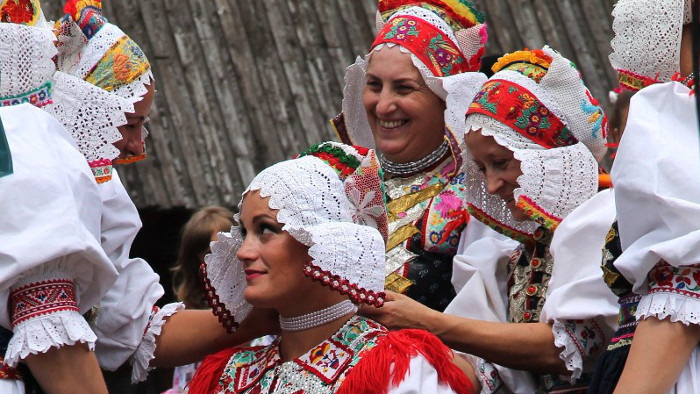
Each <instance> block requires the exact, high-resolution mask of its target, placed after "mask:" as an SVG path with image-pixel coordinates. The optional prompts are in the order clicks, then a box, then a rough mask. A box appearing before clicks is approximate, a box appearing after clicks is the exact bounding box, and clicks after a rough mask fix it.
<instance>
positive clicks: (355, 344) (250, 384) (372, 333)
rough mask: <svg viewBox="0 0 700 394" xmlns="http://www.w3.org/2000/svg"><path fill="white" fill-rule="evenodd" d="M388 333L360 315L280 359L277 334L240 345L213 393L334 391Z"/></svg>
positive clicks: (297, 393) (300, 393) (295, 393)
mask: <svg viewBox="0 0 700 394" xmlns="http://www.w3.org/2000/svg"><path fill="white" fill-rule="evenodd" d="M386 334H387V330H386V328H384V327H382V326H381V325H379V324H377V323H375V322H374V321H372V320H369V319H365V318H363V317H360V316H354V317H352V318H351V319H350V320H349V321H348V322H347V323H346V324H345V325H344V326H343V327H342V328H341V329H340V330H338V332H336V333H335V334H334V335H333V336H332V337H330V338H328V339H326V340H325V341H323V342H322V343H320V344H319V345H317V346H316V347H314V348H313V349H311V350H310V351H309V352H307V353H305V354H303V355H302V356H300V357H299V358H296V359H294V360H291V361H287V362H282V361H281V358H280V354H279V341H280V339H279V338H278V339H277V340H276V341H275V342H273V343H272V344H271V345H269V346H267V347H262V346H259V347H253V348H247V349H243V350H241V351H240V352H238V353H236V354H234V355H233V357H231V359H230V360H229V362H228V364H227V365H226V367H225V368H224V373H223V375H222V377H221V379H220V381H219V385H218V387H217V388H216V390H215V391H214V392H215V393H219V394H223V393H226V394H228V393H250V394H253V393H255V394H263V393H289V394H292V393H294V394H304V393H333V392H335V391H336V390H337V389H338V387H340V385H341V384H342V383H343V381H344V380H345V377H346V376H347V374H348V373H349V372H350V371H351V370H352V368H353V367H354V366H355V365H356V364H357V363H358V362H359V361H360V359H361V358H362V356H363V355H364V354H365V353H366V352H367V351H369V350H370V349H372V348H374V347H375V346H376V345H377V342H378V340H380V339H381V337H383V336H385V335H386Z"/></svg>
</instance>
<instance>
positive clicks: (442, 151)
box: [378, 140, 450, 176]
mask: <svg viewBox="0 0 700 394" xmlns="http://www.w3.org/2000/svg"><path fill="white" fill-rule="evenodd" d="M449 153H450V144H449V143H448V142H447V140H443V142H442V144H440V146H438V147H437V148H436V149H435V150H433V151H432V152H430V153H428V154H427V155H426V156H425V157H423V158H421V159H418V160H416V161H411V162H407V163H397V162H394V161H392V160H391V159H390V158H388V157H386V156H384V154H383V153H381V152H379V155H378V157H379V163H380V165H381V167H382V170H384V172H385V173H388V174H391V175H398V176H409V175H413V174H417V173H419V172H422V171H425V170H427V169H428V168H430V167H433V166H435V165H437V164H438V163H440V162H442V160H443V159H444V158H446V157H447V156H448V155H449Z"/></svg>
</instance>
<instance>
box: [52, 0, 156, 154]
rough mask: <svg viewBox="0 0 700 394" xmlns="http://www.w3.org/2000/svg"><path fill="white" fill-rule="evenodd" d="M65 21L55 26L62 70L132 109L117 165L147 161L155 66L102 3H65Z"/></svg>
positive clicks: (119, 144)
mask: <svg viewBox="0 0 700 394" xmlns="http://www.w3.org/2000/svg"><path fill="white" fill-rule="evenodd" d="M63 12H64V13H65V15H64V17H63V18H61V19H60V20H59V21H58V22H56V29H57V31H58V33H57V36H58V42H57V48H58V57H57V58H56V65H57V68H58V70H59V71H63V72H65V73H67V74H70V75H73V76H76V77H78V78H82V79H84V80H86V81H88V82H90V83H92V84H93V85H95V86H97V87H100V88H102V89H104V90H107V91H109V92H112V93H114V94H116V95H118V96H120V97H123V98H125V99H127V100H128V101H129V102H130V103H131V104H133V110H131V111H128V113H127V114H126V118H127V123H126V124H125V125H122V126H120V127H119V132H120V133H121V135H122V139H121V140H119V141H118V142H117V143H116V144H115V145H116V146H117V148H118V149H119V151H120V153H119V157H118V158H116V159H115V160H114V164H129V163H133V162H136V161H139V160H143V159H144V158H146V145H145V138H146V136H147V135H148V132H147V130H146V128H145V127H144V125H145V124H146V123H148V115H149V114H150V112H151V106H152V105H153V98H154V95H155V80H154V79H153V72H152V71H151V64H150V62H149V61H148V58H146V55H145V54H144V52H143V50H142V49H141V48H140V47H139V46H138V44H136V42H134V40H132V39H131V38H130V37H129V36H128V35H126V33H124V32H123V31H122V30H121V29H120V28H119V27H118V26H116V25H114V24H112V23H109V21H108V20H107V19H106V18H105V17H104V16H103V15H102V2H101V0H67V1H66V3H65V6H64V7H63Z"/></svg>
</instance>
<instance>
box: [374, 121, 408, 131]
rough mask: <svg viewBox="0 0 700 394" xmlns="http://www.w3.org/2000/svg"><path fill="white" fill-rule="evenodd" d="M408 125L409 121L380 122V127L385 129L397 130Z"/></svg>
mask: <svg viewBox="0 0 700 394" xmlns="http://www.w3.org/2000/svg"><path fill="white" fill-rule="evenodd" d="M406 123H408V121H407V120H381V119H380V120H379V126H380V127H382V128H385V129H395V128H397V127H401V126H403V125H405V124H406Z"/></svg>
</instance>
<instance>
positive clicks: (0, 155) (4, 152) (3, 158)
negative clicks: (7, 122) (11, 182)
mask: <svg viewBox="0 0 700 394" xmlns="http://www.w3.org/2000/svg"><path fill="white" fill-rule="evenodd" d="M10 174H12V155H10V146H9V145H8V144H7V137H5V128H4V127H3V126H2V120H0V177H3V176H5V175H10Z"/></svg>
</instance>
